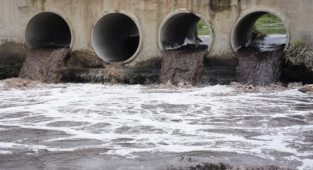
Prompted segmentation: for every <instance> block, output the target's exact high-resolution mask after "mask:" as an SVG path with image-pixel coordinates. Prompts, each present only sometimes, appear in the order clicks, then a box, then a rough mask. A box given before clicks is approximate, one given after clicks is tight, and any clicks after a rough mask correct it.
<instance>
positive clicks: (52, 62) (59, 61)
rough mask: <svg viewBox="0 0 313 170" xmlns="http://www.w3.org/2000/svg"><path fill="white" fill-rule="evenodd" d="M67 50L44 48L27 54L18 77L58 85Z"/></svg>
mask: <svg viewBox="0 0 313 170" xmlns="http://www.w3.org/2000/svg"><path fill="white" fill-rule="evenodd" d="M68 53H69V49H68V48H59V47H46V48H40V49H32V50H30V51H29V52H28V53H27V56H26V59H25V62H24V64H23V67H22V69H21V71H20V74H19V77H20V78H22V79H29V80H34V81H41V82H43V83H59V82H60V81H61V78H62V70H63V67H64V60H65V57H66V56H67V54H68Z"/></svg>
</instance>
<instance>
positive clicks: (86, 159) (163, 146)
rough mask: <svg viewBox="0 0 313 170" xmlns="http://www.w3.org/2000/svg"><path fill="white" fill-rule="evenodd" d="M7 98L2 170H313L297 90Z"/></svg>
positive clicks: (0, 99)
mask: <svg viewBox="0 0 313 170" xmlns="http://www.w3.org/2000/svg"><path fill="white" fill-rule="evenodd" d="M0 88H1V93H0V108H1V109H0V164H1V167H0V169H16V168H21V167H22V168H23V169H168V168H169V167H171V166H173V167H187V166H190V165H192V164H198V163H201V162H225V163H229V164H231V165H238V166H240V165H256V164H262V165H267V164H276V165H278V166H287V167H290V168H293V169H312V168H313V136H312V134H313V133H312V132H313V95H308V94H303V93H300V92H298V91H297V90H296V89H285V88H275V89H272V88H254V89H253V90H246V89H245V90H243V89H242V88H238V87H232V86H220V85H217V86H208V87H193V88H178V87H166V86H161V85H155V86H154V85H151V86H141V85H135V86H126V85H114V86H111V85H101V84H58V85H42V84H41V85H38V86H31V87H25V88H14V87H10V86H8V82H6V83H5V82H1V83H0Z"/></svg>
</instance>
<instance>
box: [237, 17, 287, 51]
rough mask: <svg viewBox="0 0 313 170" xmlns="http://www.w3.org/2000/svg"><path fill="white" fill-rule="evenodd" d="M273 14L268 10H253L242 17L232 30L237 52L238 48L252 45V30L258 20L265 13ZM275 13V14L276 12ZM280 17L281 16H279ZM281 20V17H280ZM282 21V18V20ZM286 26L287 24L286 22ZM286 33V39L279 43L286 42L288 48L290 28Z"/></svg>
mask: <svg viewBox="0 0 313 170" xmlns="http://www.w3.org/2000/svg"><path fill="white" fill-rule="evenodd" d="M269 13H270V14H272V13H271V12H267V11H258V12H252V13H250V14H248V15H246V16H244V17H242V18H240V19H239V20H238V21H237V23H236V24H235V27H234V29H233V31H232V36H231V37H232V40H231V44H232V48H233V50H234V51H235V52H237V50H238V49H239V48H241V47H246V46H248V45H250V44H251V43H252V39H251V37H252V36H251V35H252V30H253V27H254V26H255V24H256V21H257V20H258V19H259V18H261V17H262V16H263V15H265V14H269ZM274 15H275V14H274ZM275 16H276V17H278V16H277V15H275ZM278 18H280V17H278ZM280 20H281V18H280ZM281 21H282V20H281ZM284 26H285V24H284ZM285 29H286V30H287V28H286V27H285ZM286 32H287V33H286V35H285V39H284V38H283V39H284V40H283V41H281V42H280V43H278V44H286V47H285V49H287V45H288V43H287V42H288V37H289V36H288V30H287V31H286Z"/></svg>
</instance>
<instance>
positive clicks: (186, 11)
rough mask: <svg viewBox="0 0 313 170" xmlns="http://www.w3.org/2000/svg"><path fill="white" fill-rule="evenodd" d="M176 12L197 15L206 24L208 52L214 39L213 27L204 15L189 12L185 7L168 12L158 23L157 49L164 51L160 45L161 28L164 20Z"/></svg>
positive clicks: (176, 13)
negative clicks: (208, 36) (208, 37)
mask: <svg viewBox="0 0 313 170" xmlns="http://www.w3.org/2000/svg"><path fill="white" fill-rule="evenodd" d="M178 14H192V15H195V16H197V17H199V18H200V19H202V20H203V21H204V22H205V23H206V25H207V26H208V29H209V31H210V43H209V44H207V45H208V50H207V51H208V52H210V50H211V48H212V46H213V41H214V35H213V29H212V27H211V24H209V22H208V20H207V18H206V17H204V16H203V15H202V14H195V13H192V12H190V11H189V10H187V9H185V8H181V9H178V10H176V11H174V12H171V13H169V14H168V15H167V16H166V17H165V18H164V19H163V20H162V22H161V24H160V27H159V31H158V46H159V49H160V50H161V51H164V48H163V45H162V42H161V34H162V29H163V27H164V25H165V24H166V22H167V21H168V20H169V19H171V18H172V17H173V16H175V15H178Z"/></svg>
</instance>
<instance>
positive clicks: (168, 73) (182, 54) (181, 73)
mask: <svg viewBox="0 0 313 170" xmlns="http://www.w3.org/2000/svg"><path fill="white" fill-rule="evenodd" d="M200 20H201V18H200V17H198V16H196V15H195V14H191V13H179V14H176V15H174V16H172V17H171V18H169V19H168V20H167V21H166V22H165V24H164V25H163V27H162V30H161V33H160V41H161V44H162V48H163V50H164V52H163V58H162V69H161V74H160V82H161V83H163V84H166V83H171V84H175V85H177V84H180V83H183V84H191V85H197V84H199V75H200V72H201V69H202V66H203V60H204V57H205V54H206V53H207V51H208V45H207V44H209V41H210V37H209V35H205V36H201V37H199V36H198V34H199V32H198V29H199V28H201V29H203V27H204V26H205V27H206V28H205V29H207V30H208V26H206V24H205V22H204V21H203V20H201V21H200ZM199 21H200V22H199ZM198 23H202V25H201V27H199V25H200V24H198ZM197 27H198V28H197ZM205 29H203V30H205ZM205 32H206V34H209V32H210V31H205ZM204 43H207V44H204Z"/></svg>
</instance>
